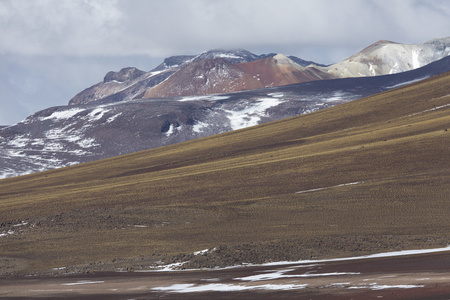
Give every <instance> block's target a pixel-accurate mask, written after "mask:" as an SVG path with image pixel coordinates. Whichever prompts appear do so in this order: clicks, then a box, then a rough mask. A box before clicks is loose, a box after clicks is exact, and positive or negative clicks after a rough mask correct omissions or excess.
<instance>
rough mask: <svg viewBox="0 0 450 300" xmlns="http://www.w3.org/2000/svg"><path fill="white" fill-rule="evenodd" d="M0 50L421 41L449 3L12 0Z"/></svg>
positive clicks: (441, 31)
mask: <svg viewBox="0 0 450 300" xmlns="http://www.w3.org/2000/svg"><path fill="white" fill-rule="evenodd" d="M0 20H1V21H0V25H1V26H0V34H1V36H2V39H1V41H0V53H18V54H29V55H37V54H38V55H42V54H48V53H53V54H58V55H85V56H89V55H142V54H148V55H151V56H164V55H167V53H175V52H177V53H186V52H191V51H192V52H194V51H199V50H200V49H201V50H207V49H210V48H218V47H230V48H231V47H243V48H245V47H247V48H249V47H250V48H256V47H258V46H260V45H267V44H274V45H277V44H282V45H309V46H311V45H314V46H333V45H334V46H336V45H337V46H344V45H346V46H349V45H352V46H355V45H367V44H368V43H372V42H374V41H376V40H377V39H392V40H400V41H401V42H421V41H425V40H427V39H430V38H431V37H430V34H433V35H434V36H433V37H442V36H445V35H446V34H448V32H447V31H446V30H447V28H449V26H450V12H449V5H448V1H439V0H437V1H436V0H435V1H417V0H376V1H371V0H341V1H335V0H315V1H308V0H283V1H279V0H245V1H242V0H227V1H218V0H190V1H185V0H170V1H159V0H149V1H144V0H84V1H60V0H35V1H28V0H13V1H2V2H0Z"/></svg>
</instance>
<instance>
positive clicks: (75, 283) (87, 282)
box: [61, 280, 104, 285]
mask: <svg viewBox="0 0 450 300" xmlns="http://www.w3.org/2000/svg"><path fill="white" fill-rule="evenodd" d="M97 283H104V281H91V280H80V281H77V282H72V283H61V285H83V284H97Z"/></svg>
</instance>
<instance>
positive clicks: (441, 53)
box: [69, 37, 450, 105]
mask: <svg viewBox="0 0 450 300" xmlns="http://www.w3.org/2000/svg"><path fill="white" fill-rule="evenodd" d="M449 54H450V37H447V38H442V39H434V40H431V41H428V42H425V43H421V44H401V43H396V42H391V41H385V40H380V41H378V42H375V43H373V44H372V45H369V46H368V47H366V48H364V49H363V50H361V51H360V52H358V53H355V54H354V55H352V56H351V57H349V58H347V59H346V60H343V61H341V62H338V63H335V64H332V65H329V66H325V65H322V64H318V63H315V62H311V61H305V60H303V59H300V58H298V57H295V56H288V57H289V59H291V60H292V61H294V62H295V63H297V64H298V65H300V66H302V67H305V69H298V70H295V71H294V70H292V73H293V74H292V75H291V76H290V77H291V79H290V80H288V81H285V80H280V82H277V80H273V81H270V82H266V86H278V85H284V84H291V83H300V82H304V81H310V80H321V79H331V78H344V77H360V76H376V75H385V74H393V73H398V72H404V71H408V70H412V69H415V68H418V67H422V66H424V65H426V64H428V63H431V62H433V61H436V60H439V59H441V58H443V57H445V56H448V55H449ZM276 55H279V54H276V53H270V54H261V55H256V54H254V53H251V52H249V51H247V50H244V49H235V50H221V49H215V50H209V51H205V52H203V53H200V54H198V55H181V56H172V57H169V58H166V59H164V61H163V63H161V64H160V65H159V66H157V67H156V68H154V69H153V70H152V71H150V72H146V73H139V74H142V79H141V80H137V81H135V82H133V81H132V80H129V81H128V82H126V87H123V86H121V88H118V87H117V86H115V85H106V84H105V82H103V83H98V84H96V85H94V86H92V87H90V88H87V89H85V90H84V91H82V92H80V93H78V94H77V95H75V96H74V97H73V98H72V99H71V100H70V101H69V105H75V104H87V103H90V102H95V101H100V102H101V103H106V102H114V101H120V100H132V99H139V98H142V97H149V96H151V97H170V96H175V95H174V92H173V88H174V87H181V86H189V85H191V86H192V88H190V89H187V88H183V90H184V92H183V93H181V94H179V96H187V95H188V94H187V93H188V91H189V90H191V96H194V95H206V94H208V93H228V92H236V91H240V90H247V89H254V88H263V87H265V86H263V85H262V84H260V82H258V80H257V77H258V76H261V77H267V78H269V77H270V78H277V77H279V76H284V75H280V74H277V71H278V69H277V68H262V67H260V70H264V71H265V73H254V72H253V74H245V75H244V74H241V75H240V76H241V77H242V78H243V82H245V83H243V84H237V83H236V82H230V83H229V84H227V83H226V81H227V79H230V78H231V79H230V80H232V81H233V80H235V79H236V78H235V76H233V75H231V74H226V73H225V72H222V73H221V74H222V77H221V76H219V75H220V74H217V75H216V76H214V78H213V79H214V80H216V81H217V82H210V86H211V87H210V88H208V89H204V91H203V92H202V93H200V92H199V91H200V90H201V86H199V83H198V82H197V80H196V79H197V78H198V77H199V76H203V77H206V76H207V74H197V75H196V76H194V77H192V78H187V76H185V75H179V76H176V77H174V78H171V77H172V75H174V74H176V73H177V72H180V71H181V72H184V71H185V69H186V67H188V66H189V65H191V64H198V63H199V62H200V61H202V60H208V59H219V58H221V59H224V60H225V62H222V63H221V64H222V65H224V64H225V63H226V64H228V66H227V68H229V69H235V68H234V66H235V67H237V68H238V69H239V65H240V64H244V65H245V64H255V65H258V64H261V65H264V64H266V63H267V61H268V60H270V59H273V57H275V56H276ZM258 62H259V63H258ZM232 65H233V67H232ZM191 68H193V67H192V66H191ZM125 69H126V68H124V69H122V70H120V71H119V72H113V73H111V72H109V73H111V75H112V74H116V73H121V72H125V71H126V70H125ZM246 69H248V68H244V69H241V70H240V71H244V72H245V71H246ZM294 69H295V68H294ZM199 70H202V68H200V69H199ZM140 72H144V71H140ZM232 72H234V74H235V75H236V72H239V71H237V70H233V71H232ZM282 73H283V72H282ZM115 76H118V75H115ZM252 76H256V77H255V78H252ZM177 78H178V79H179V80H176V79H177ZM244 78H245V79H244ZM191 80H192V81H191ZM166 81H168V82H166ZM124 83H125V82H124ZM160 84H163V85H167V86H169V87H166V88H163V87H159V85H160ZM214 84H216V85H217V86H220V87H221V88H220V89H219V88H213V86H214ZM124 85H125V84H124ZM196 85H197V86H196ZM152 90H153V91H152ZM145 95H147V96H145Z"/></svg>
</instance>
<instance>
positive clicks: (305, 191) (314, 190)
mask: <svg viewBox="0 0 450 300" xmlns="http://www.w3.org/2000/svg"><path fill="white" fill-rule="evenodd" d="M361 183H364V181H355V182H349V183H342V184H338V185H334V186H328V187H323V188H316V189H310V190H304V191H299V192H295V193H296V194H303V193H309V192H317V191H321V190H326V189H332V188H336V187H342V186H348V185H355V184H361Z"/></svg>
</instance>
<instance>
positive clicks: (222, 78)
mask: <svg viewBox="0 0 450 300" xmlns="http://www.w3.org/2000/svg"><path fill="white" fill-rule="evenodd" d="M274 56H276V54H274V53H271V54H263V55H256V54H254V53H251V52H249V51H247V50H243V49H238V50H219V49H216V50H210V51H205V52H203V53H200V54H199V55H196V56H190V55H182V56H172V57H169V58H166V59H165V60H164V61H163V63H161V64H160V65H159V66H157V67H156V68H154V69H153V70H151V71H150V72H144V71H141V70H137V69H136V68H124V69H122V70H120V71H119V72H113V71H111V72H109V73H108V74H107V75H106V76H105V78H104V79H103V81H102V82H100V83H97V84H95V85H93V86H91V87H89V88H87V89H85V90H84V91H82V92H80V93H78V94H77V95H76V96H75V97H73V98H72V99H71V100H70V101H69V104H70V105H77V104H87V103H91V102H94V101H96V102H97V103H109V102H116V101H122V100H131V99H140V98H143V97H144V94H145V95H146V96H145V97H147V98H148V97H173V96H183V95H206V94H214V93H228V92H236V91H241V90H249V89H255V88H263V87H265V86H277V85H281V84H289V83H297V82H301V81H305V80H302V79H301V80H298V79H296V80H291V81H288V82H286V81H281V83H280V82H277V81H276V80H275V81H271V82H269V83H268V84H266V85H263V84H262V83H261V82H260V78H258V77H273V78H276V77H277V76H278V75H277V74H276V73H277V72H278V71H280V69H279V68H265V69H261V68H260V71H259V73H255V72H252V71H251V67H248V66H247V67H245V66H244V65H245V64H251V65H253V64H254V65H255V66H256V65H258V64H264V63H266V64H267V60H272V58H273V57H274ZM291 59H292V60H291ZM289 60H291V61H292V64H295V65H296V67H295V68H293V70H292V71H294V72H295V73H299V72H303V69H302V68H303V67H304V66H306V65H310V64H311V63H314V62H311V61H305V60H302V59H300V58H298V57H295V56H290V57H289ZM294 61H295V62H294ZM240 66H242V68H241V67H240ZM254 68H257V67H254ZM300 69H301V70H300ZM249 71H250V72H249ZM262 71H264V72H266V74H263V73H262ZM282 71H283V72H285V70H282ZM246 72H249V73H248V74H247V73H246ZM315 72H316V73H321V74H322V75H321V76H322V78H332V77H333V76H331V75H329V74H325V73H324V72H323V71H318V70H316V69H314V70H312V71H308V72H307V73H315ZM172 75H173V76H172ZM281 76H284V75H281ZM295 77H300V76H297V75H296V76H295ZM311 78H312V79H314V80H316V79H320V78H318V77H315V76H312V77H311ZM311 78H309V79H308V80H310V79H311ZM166 80H167V81H168V82H167V83H166V82H165V81H166ZM238 81H240V83H238ZM160 85H163V86H164V87H160ZM202 85H204V86H202ZM174 88H175V89H174ZM174 90H178V92H174Z"/></svg>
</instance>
